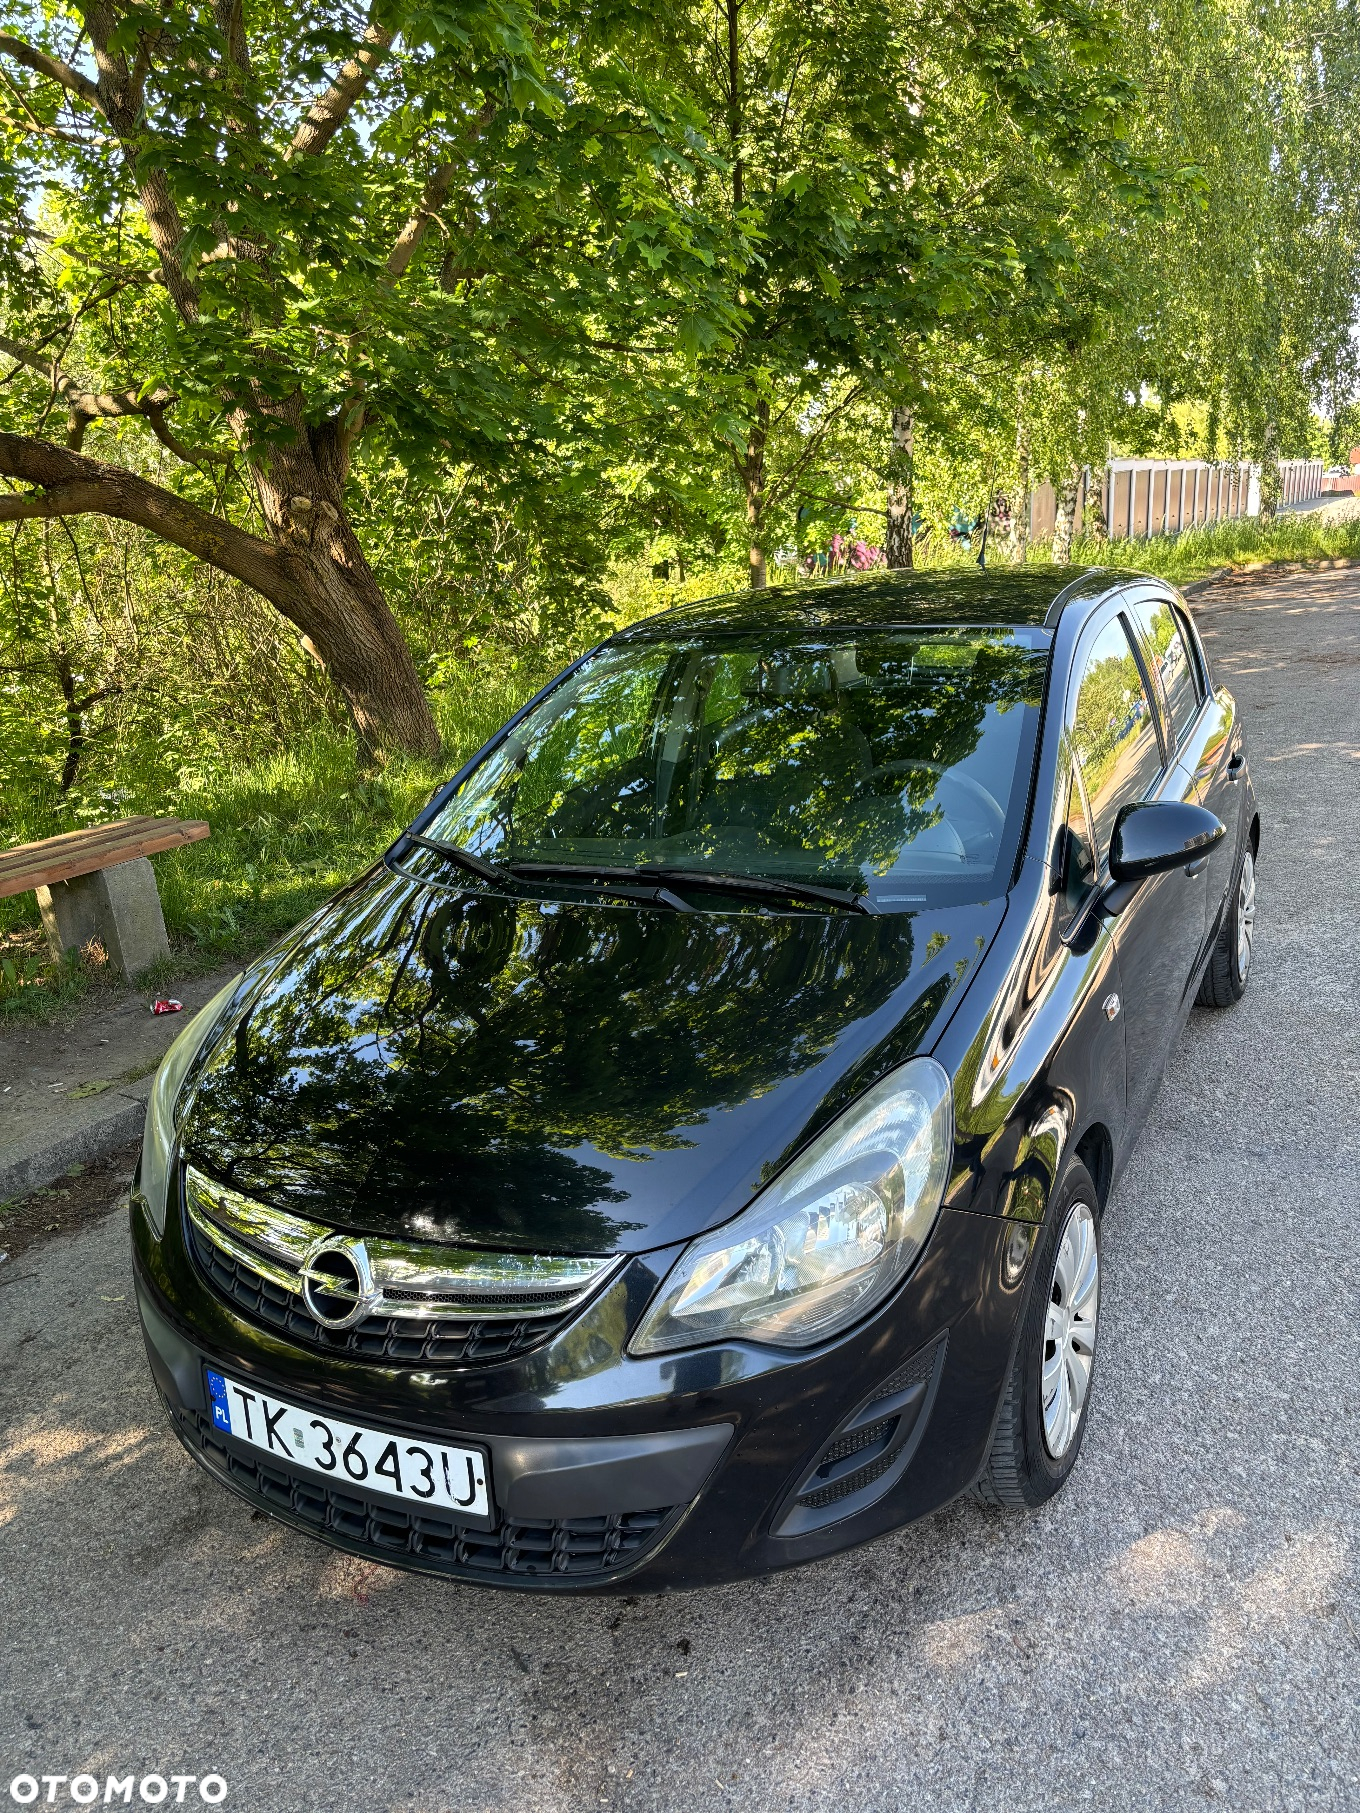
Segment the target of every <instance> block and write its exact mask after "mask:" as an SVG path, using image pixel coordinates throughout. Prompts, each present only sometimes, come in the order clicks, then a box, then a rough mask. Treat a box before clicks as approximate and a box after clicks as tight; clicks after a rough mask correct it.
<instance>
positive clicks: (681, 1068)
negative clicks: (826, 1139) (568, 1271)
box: [182, 868, 1005, 1253]
mask: <svg viewBox="0 0 1360 1813" xmlns="http://www.w3.org/2000/svg"><path fill="white" fill-rule="evenodd" d="M1004 910H1005V902H1004V900H998V901H991V902H984V903H981V904H979V905H974V906H968V907H952V908H948V909H943V910H941V911H938V912H922V913H918V914H884V915H873V916H871V915H868V914H855V913H840V912H837V913H831V914H825V915H824V914H820V913H804V912H793V913H779V914H767V913H760V912H751V911H731V912H726V911H724V912H716V913H708V912H695V913H678V912H671V911H665V910H662V909H653V908H643V909H638V908H636V907H634V906H630V905H614V904H609V903H599V904H597V903H594V902H590V903H586V904H582V903H579V902H575V903H564V902H560V901H539V900H517V899H510V898H507V897H505V896H501V895H496V894H489V893H487V892H484V891H482V890H480V889H478V890H476V891H472V890H468V891H466V892H460V891H456V890H453V891H451V890H449V889H447V888H444V887H442V886H441V887H435V886H432V885H430V884H427V883H423V882H418V881H416V880H414V879H412V878H410V877H407V876H403V875H398V874H394V873H392V872H390V871H388V870H386V869H382V868H379V869H377V870H376V871H374V872H372V873H371V874H370V875H369V876H368V877H367V878H365V879H363V880H361V881H360V882H359V883H358V884H356V885H355V886H354V887H353V888H351V889H350V890H348V892H347V893H346V894H344V895H343V896H341V897H340V898H339V899H337V900H336V901H335V902H333V903H332V904H331V906H330V907H328V908H327V909H325V910H324V911H323V912H322V913H321V914H319V915H318V916H317V917H316V918H315V919H314V920H312V921H310V922H309V923H308V925H307V926H306V927H304V928H303V930H302V931H301V932H300V933H299V934H296V935H295V936H294V939H293V941H292V943H291V944H290V945H289V946H287V947H285V950H284V952H283V954H282V955H276V957H275V958H274V959H273V960H272V961H271V963H270V964H268V965H265V966H262V974H263V977H264V979H263V981H262V983H261V984H260V985H258V986H257V987H256V989H255V990H254V991H253V993H251V994H248V995H247V996H246V999H247V1001H248V1003H249V1005H248V1006H247V1007H246V1009H245V1010H244V1011H243V1012H240V1013H239V1014H238V1017H237V1018H236V1019H235V1020H230V1021H229V1022H228V1023H227V1025H226V1026H224V1027H223V1028H222V1029H221V1030H220V1031H219V1033H218V1034H217V1037H216V1039H215V1040H214V1042H213V1043H212V1044H211V1046H210V1048H209V1050H208V1053H207V1056H206V1059H205V1061H204V1063H203V1065H202V1068H201V1070H200V1072H199V1076H198V1079H197V1081H196V1083H195V1085H194V1087H193V1090H192V1094H191V1098H190V1102H189V1105H188V1111H187V1114H186V1117H185V1120H184V1123H183V1128H182V1147H183V1150H184V1151H185V1152H186V1154H187V1155H188V1156H189V1157H190V1158H192V1159H193V1161H194V1162H195V1163H196V1164H199V1165H200V1166H202V1168H203V1169H205V1170H206V1171H208V1172H210V1173H211V1174H212V1175H214V1176H216V1177H217V1178H219V1179H220V1180H221V1181H223V1182H225V1183H229V1184H232V1185H233V1186H234V1187H235V1188H237V1189H239V1190H241V1191H243V1192H245V1193H246V1194H247V1195H251V1196H255V1197H258V1198H261V1199H264V1200H266V1201H270V1202H272V1203H274V1204H275V1205H276V1206H278V1207H280V1208H285V1209H288V1210H291V1211H292V1212H293V1213H295V1214H299V1215H305V1216H308V1217H310V1218H312V1219H315V1220H320V1221H324V1222H326V1223H327V1224H328V1225H330V1226H335V1227H340V1228H344V1229H347V1230H349V1231H352V1232H356V1233H366V1234H372V1235H386V1236H389V1237H404V1238H408V1239H417V1240H437V1241H448V1242H468V1243H471V1244H474V1245H481V1246H493V1247H501V1248H512V1249H518V1250H537V1251H541V1252H547V1251H556V1252H595V1253H601V1252H615V1251H644V1250H647V1249H648V1248H653V1247H659V1246H664V1245H667V1244H669V1243H671V1242H673V1241H676V1240H683V1239H688V1238H690V1237H691V1236H693V1235H694V1234H696V1233H699V1232H701V1231H702V1230H703V1229H705V1228H708V1227H712V1226H716V1225H717V1224H718V1223H720V1222H722V1221H725V1220H727V1219H729V1218H730V1217H731V1216H732V1215H734V1214H735V1213H736V1212H737V1211H738V1210H739V1209H740V1208H741V1207H742V1206H743V1205H744V1204H745V1203H746V1202H747V1201H748V1200H749V1199H750V1197H751V1196H752V1194H753V1193H754V1192H755V1191H756V1190H757V1189H758V1188H759V1187H760V1185H761V1183H762V1182H763V1181H764V1180H766V1179H767V1178H768V1177H770V1176H771V1175H772V1174H773V1173H774V1172H775V1171H776V1170H777V1169H778V1168H779V1166H780V1164H781V1163H782V1162H783V1161H784V1160H785V1159H786V1158H787V1157H789V1156H791V1155H792V1153H793V1152H794V1151H796V1150H797V1148H798V1147H799V1146H800V1145H802V1144H803V1143H804V1141H805V1140H806V1139H807V1138H808V1137H809V1136H810V1135H811V1133H812V1132H813V1131H814V1130H815V1129H816V1128H817V1127H818V1126H820V1125H821V1124H823V1123H824V1122H825V1121H826V1120H827V1119H828V1118H829V1117H830V1116H831V1115H832V1114H834V1113H835V1112H837V1111H838V1109H840V1108H841V1107H843V1106H844V1105H845V1104H846V1103H847V1102H849V1101H850V1100H851V1099H852V1098H853V1097H854V1096H855V1095H857V1094H858V1093H859V1092H860V1091H861V1090H862V1089H864V1088H866V1087H867V1086H868V1085H869V1084H870V1083H871V1082H873V1081H874V1080H875V1079H876V1078H877V1077H878V1076H881V1075H882V1074H883V1073H884V1071H886V1070H887V1069H889V1068H891V1067H892V1065H894V1064H898V1063H901V1062H902V1061H904V1060H905V1059H906V1058H908V1057H910V1056H911V1055H912V1054H913V1053H914V1052H916V1051H918V1050H922V1049H927V1048H928V1047H929V1045H930V1044H931V1043H932V1042H933V1040H934V1038H935V1037H937V1036H938V1033H939V1031H940V1030H941V1029H942V1027H943V1023H944V1020H945V1018H946V1017H947V1015H948V1013H949V1012H951V1011H952V1008H953V1005H954V1004H955V1002H956V1000H957V997H958V994H959V992H960V990H961V989H962V988H963V987H964V986H965V985H966V981H967V978H968V977H969V976H970V975H971V973H972V971H973V970H974V969H975V968H976V966H977V964H978V962H979V961H980V960H981V957H982V955H983V953H984V951H985V950H986V948H987V946H988V945H989V944H990V942H991V940H992V938H993V936H994V935H995V932H996V929H997V927H998V926H999V924H1000V922H1001V917H1002V913H1003V912H1004Z"/></svg>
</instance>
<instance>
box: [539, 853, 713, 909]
mask: <svg viewBox="0 0 1360 1813" xmlns="http://www.w3.org/2000/svg"><path fill="white" fill-rule="evenodd" d="M507 873H508V874H509V877H510V879H511V880H512V881H574V882H577V883H579V885H580V886H582V887H588V888H600V889H601V890H602V891H603V892H604V893H607V894H613V895H614V896H615V897H616V898H618V899H620V900H646V901H659V902H660V903H661V905H662V906H668V907H672V908H673V909H674V910H675V911H676V912H677V913H692V912H693V911H694V908H693V907H692V906H691V905H690V904H689V902H688V901H687V900H681V898H680V896H679V895H678V894H673V893H672V892H671V890H670V889H669V888H667V887H663V886H662V885H661V882H660V880H658V881H653V880H652V879H651V877H652V876H653V875H656V874H658V871H657V870H656V869H612V868H609V867H607V866H606V867H599V866H597V865H596V864H594V863H588V862H512V863H511V864H510V867H509V870H508V871H507Z"/></svg>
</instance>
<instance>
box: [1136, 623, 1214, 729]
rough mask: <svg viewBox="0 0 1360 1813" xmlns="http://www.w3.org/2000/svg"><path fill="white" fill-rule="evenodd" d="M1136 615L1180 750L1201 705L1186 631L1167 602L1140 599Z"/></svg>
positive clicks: (1196, 676)
mask: <svg viewBox="0 0 1360 1813" xmlns="http://www.w3.org/2000/svg"><path fill="white" fill-rule="evenodd" d="M1133 615H1134V617H1135V619H1136V621H1137V624H1138V628H1139V630H1140V632H1141V634H1142V637H1143V643H1144V648H1145V650H1146V653H1147V659H1148V662H1149V664H1150V666H1151V667H1152V670H1153V672H1154V673H1155V674H1156V675H1157V676H1158V682H1159V684H1160V686H1161V689H1162V696H1163V698H1164V699H1165V700H1166V709H1167V714H1168V717H1169V719H1170V725H1171V742H1172V743H1173V744H1174V745H1175V746H1176V747H1179V746H1180V743H1181V741H1182V739H1183V738H1184V736H1185V734H1186V732H1187V731H1188V730H1189V728H1190V726H1191V724H1192V723H1193V722H1194V719H1195V713H1196V712H1197V711H1198V710H1199V705H1200V695H1199V685H1198V674H1197V672H1196V665H1195V660H1194V657H1193V656H1192V655H1191V653H1190V650H1189V648H1188V647H1187V646H1186V641H1185V631H1184V629H1183V628H1182V627H1181V622H1180V619H1179V618H1178V617H1177V615H1176V613H1175V611H1174V610H1173V609H1172V607H1171V605H1170V604H1169V603H1168V602H1167V601H1166V599H1164V598H1142V599H1140V600H1139V601H1138V602H1137V603H1136V604H1135V605H1134V607H1133Z"/></svg>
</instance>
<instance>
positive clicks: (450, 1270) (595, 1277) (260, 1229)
mask: <svg viewBox="0 0 1360 1813" xmlns="http://www.w3.org/2000/svg"><path fill="white" fill-rule="evenodd" d="M184 1201H185V1208H186V1209H187V1211H188V1215H189V1219H190V1221H191V1222H192V1224H193V1226H194V1228H195V1229H196V1230H197V1232H198V1233H199V1234H200V1235H201V1236H202V1237H203V1238H204V1239H205V1240H209V1241H211V1242H212V1244H213V1245H214V1246H215V1247H216V1248H217V1249H218V1250H219V1252H222V1253H224V1254H225V1255H226V1256H227V1257H228V1258H229V1259H231V1260H233V1261H234V1262H235V1263H236V1264H237V1265H240V1266H244V1267H246V1268H247V1269H248V1270H250V1271H252V1272H254V1273H256V1274H257V1275H258V1276H259V1277H261V1278H263V1279H266V1280H268V1282H269V1283H271V1284H274V1285H276V1286H278V1287H279V1288H280V1289H282V1290H285V1291H288V1292H290V1293H291V1294H292V1295H294V1296H296V1297H298V1298H299V1299H301V1298H302V1296H303V1282H304V1278H303V1270H304V1267H305V1266H306V1265H307V1263H308V1261H309V1260H310V1259H311V1258H312V1257H313V1256H314V1255H315V1253H316V1250H317V1249H318V1248H319V1247H320V1246H321V1245H322V1244H323V1243H325V1242H334V1241H335V1240H336V1238H337V1236H339V1235H341V1230H339V1229H336V1228H332V1227H327V1226H326V1225H325V1224H324V1223H322V1222H319V1221H309V1220H306V1219H304V1218H303V1217H301V1216H298V1215H290V1214H288V1213H286V1212H285V1211H284V1210H282V1209H275V1208H273V1207H271V1206H269V1205H268V1204H265V1203H262V1202H258V1201H256V1200H255V1199H254V1198H252V1197H249V1196H244V1195H242V1194H241V1192H240V1191H239V1190H234V1189H232V1188H231V1187H230V1185H228V1184H222V1183H218V1182H217V1181H216V1180H215V1179H214V1178H211V1177H208V1176H207V1175H206V1174H205V1173H204V1172H202V1171H200V1170H199V1169H198V1168H197V1167H196V1166H195V1165H192V1164H187V1165H186V1166H185V1168H184ZM342 1237H343V1236H342ZM354 1241H355V1244H356V1245H361V1246H362V1247H363V1249H364V1251H365V1253H366V1255H367V1260H368V1264H369V1266H370V1267H371V1270H372V1276H373V1283H374V1286H375V1287H376V1292H377V1294H376V1296H375V1297H374V1299H373V1301H372V1302H371V1303H369V1304H368V1305H367V1309H368V1312H369V1313H370V1314H371V1315H376V1316H383V1315H387V1316H397V1317H400V1318H402V1319H403V1320H430V1321H435V1320H438V1319H440V1318H442V1317H449V1318H466V1317H468V1316H475V1317H476V1318H478V1320H479V1321H483V1322H487V1321H495V1320H497V1319H505V1320H514V1321H518V1322H523V1321H527V1320H531V1319H533V1318H536V1317H549V1316H551V1317H560V1316H563V1315H565V1314H567V1313H569V1312H570V1311H572V1310H574V1309H577V1308H579V1307H580V1305H581V1304H583V1303H584V1302H585V1301H586V1299H587V1298H588V1297H590V1296H592V1295H593V1294H594V1293H595V1291H597V1290H598V1289H599V1288H600V1286H601V1285H603V1284H604V1283H605V1282H606V1280H607V1279H608V1278H610V1277H611V1276H612V1275H613V1274H614V1273H615V1272H617V1271H618V1270H619V1268H620V1267H621V1266H622V1265H623V1263H624V1257H623V1256H622V1255H615V1256H614V1257H612V1258H596V1257H590V1256H586V1257H582V1256H579V1255H574V1254H572V1255H564V1254H552V1253H491V1252H485V1251H482V1250H480V1249H477V1248H472V1247H451V1246H434V1245H425V1244H423V1243H420V1242H417V1241H406V1240H380V1239H367V1238H363V1237H361V1236H357V1235H356V1236H355V1237H354Z"/></svg>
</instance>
